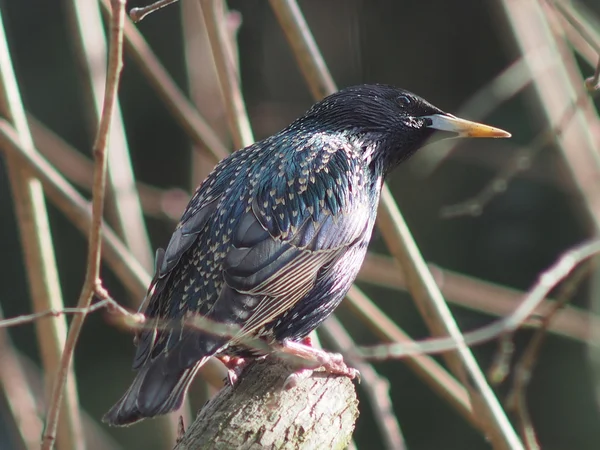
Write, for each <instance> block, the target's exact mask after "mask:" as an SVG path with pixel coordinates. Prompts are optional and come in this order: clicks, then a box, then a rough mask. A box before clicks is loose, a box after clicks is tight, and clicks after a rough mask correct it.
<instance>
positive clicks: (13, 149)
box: [0, 119, 225, 387]
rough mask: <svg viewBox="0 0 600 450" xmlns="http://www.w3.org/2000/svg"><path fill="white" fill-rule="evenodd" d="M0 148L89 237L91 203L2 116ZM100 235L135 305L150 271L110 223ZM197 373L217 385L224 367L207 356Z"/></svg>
mask: <svg viewBox="0 0 600 450" xmlns="http://www.w3.org/2000/svg"><path fill="white" fill-rule="evenodd" d="M0 148H2V150H4V151H6V152H7V153H8V154H9V155H10V156H11V157H14V158H16V159H17V160H18V161H19V163H20V164H23V165H26V166H27V168H28V170H31V171H32V172H33V173H34V174H35V176H36V177H38V178H39V179H40V181H41V182H42V184H43V185H44V191H45V193H46V194H47V195H48V197H49V198H50V200H51V201H52V202H53V203H54V204H55V205H56V206H57V207H58V209H60V210H61V211H62V212H63V213H64V214H65V215H66V216H67V217H68V218H69V220H71V222H72V223H73V224H74V225H75V226H76V227H77V228H78V229H79V230H80V231H81V232H82V233H83V234H85V235H86V236H87V237H89V235H88V231H89V229H90V225H91V222H92V213H91V210H92V205H91V204H90V203H89V202H88V201H87V200H86V199H84V198H83V197H82V196H81V195H80V194H79V193H78V192H77V191H76V190H75V189H73V187H72V186H71V185H70V184H69V183H68V182H67V181H66V180H65V179H64V178H63V177H62V176H61V175H60V173H59V172H58V171H57V170H56V169H55V168H54V167H53V166H52V165H51V164H49V163H48V162H47V161H46V160H45V159H44V158H43V157H42V156H41V155H40V154H39V153H38V152H37V151H33V152H28V151H27V150H26V149H25V148H23V146H21V145H20V143H19V142H18V136H16V133H15V130H14V129H13V128H12V127H11V126H10V124H8V123H7V122H6V121H4V120H2V119H0ZM101 239H102V257H103V258H104V260H105V261H106V263H107V264H108V266H109V267H110V268H111V269H112V270H113V272H114V273H115V275H116V276H117V277H118V278H119V280H120V281H121V282H122V283H123V285H124V286H125V288H126V289H127V290H128V291H129V292H130V293H131V297H130V298H131V300H132V307H134V308H136V309H137V307H138V306H139V303H140V300H141V299H143V298H144V296H145V293H146V288H147V286H148V285H149V283H150V275H149V274H148V273H147V272H146V271H145V269H144V268H143V267H141V265H140V263H139V262H138V260H137V259H136V258H134V257H133V255H132V254H131V252H130V251H129V250H128V249H127V248H126V247H125V245H124V244H123V242H122V241H121V240H120V239H119V237H118V236H117V235H116V234H115V233H114V231H112V229H111V228H110V226H108V225H106V224H103V226H102V235H101ZM50 309H52V308H50ZM55 309H60V308H55ZM200 374H201V375H202V376H203V378H205V379H206V380H207V381H209V383H211V385H213V386H219V387H220V386H221V385H222V382H221V381H222V380H223V378H224V376H225V371H224V369H223V366H222V365H221V364H220V363H218V362H216V361H214V360H210V361H209V362H208V363H207V364H206V365H205V366H204V367H203V368H202V369H201V371H200Z"/></svg>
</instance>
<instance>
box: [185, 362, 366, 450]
mask: <svg viewBox="0 0 600 450" xmlns="http://www.w3.org/2000/svg"><path fill="white" fill-rule="evenodd" d="M291 370H292V369H291V367H290V366H288V365H286V364H283V363H282V362H281V361H279V360H277V359H276V358H271V357H268V358H267V359H266V360H264V361H258V362H256V363H253V364H251V365H250V366H249V367H248V369H246V370H245V371H244V373H243V375H242V377H240V379H239V380H238V383H236V385H235V386H234V387H233V388H232V387H229V386H228V387H226V388H224V389H222V390H221V391H220V392H219V393H218V394H217V395H216V396H215V397H214V398H213V399H212V400H211V401H210V402H208V403H207V404H206V405H205V406H204V407H203V408H202V409H201V410H200V412H199V413H198V417H197V418H196V421H195V422H194V423H193V424H192V425H191V426H190V428H189V429H188V430H187V432H186V434H185V436H184V437H183V438H182V439H181V441H180V442H179V443H178V444H177V446H176V447H175V449H176V450H188V449H190V450H191V449H198V448H203V449H219V448H250V446H252V445H254V446H256V447H260V448H278V449H296V448H298V445H299V444H300V443H302V446H303V448H346V446H347V445H348V443H349V442H350V439H351V436H352V431H353V430H354V422H355V420H356V418H357V417H358V401H357V399H356V393H355V392H354V386H353V384H352V382H351V381H350V380H349V379H348V378H346V377H335V376H319V375H318V372H317V373H315V374H314V375H313V376H312V377H309V378H307V379H305V380H303V381H302V382H300V383H299V384H298V385H297V386H295V387H294V388H293V389H289V390H282V386H283V382H284V381H285V379H286V378H287V376H288V375H289V374H290V372H291ZM224 424H226V426H224Z"/></svg>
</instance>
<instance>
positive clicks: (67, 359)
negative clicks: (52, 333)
mask: <svg viewBox="0 0 600 450" xmlns="http://www.w3.org/2000/svg"><path fill="white" fill-rule="evenodd" d="M111 4H112V10H113V15H112V16H113V17H112V21H111V24H110V45H109V55H108V69H107V78H106V90H105V96H104V106H103V108H102V114H101V117H100V124H99V126H98V134H97V136H96V142H95V143H94V189H93V199H92V223H91V227H90V232H89V240H88V260H87V267H86V276H85V281H84V283H83V287H82V290H81V295H80V297H79V300H78V301H77V307H79V308H86V307H88V306H89V305H90V303H91V301H92V297H93V295H94V294H95V293H97V292H99V291H101V290H103V289H102V285H101V282H100V279H99V275H100V245H101V242H100V235H101V226H102V213H103V210H104V197H105V188H106V166H107V157H106V148H107V144H108V134H109V131H110V127H111V123H112V121H113V113H114V109H115V103H116V98H117V92H118V87H119V79H120V74H121V69H122V64H123V24H124V21H125V0H112V1H111ZM84 320H85V315H78V316H75V318H74V319H73V322H72V324H71V328H70V330H69V334H68V336H67V342H66V343H65V348H64V350H63V355H62V358H61V366H60V368H59V372H58V374H57V377H56V379H55V382H54V389H53V392H52V399H51V402H50V406H49V410H48V416H47V419H46V430H45V431H44V437H43V441H42V450H50V449H52V448H53V446H54V441H55V435H56V428H57V425H58V418H59V411H60V404H61V399H62V395H63V392H64V385H65V381H66V378H67V376H68V373H69V369H70V367H71V364H72V359H73V351H74V348H75V344H76V342H77V339H78V338H79V333H80V331H81V328H82V326H83V322H84Z"/></svg>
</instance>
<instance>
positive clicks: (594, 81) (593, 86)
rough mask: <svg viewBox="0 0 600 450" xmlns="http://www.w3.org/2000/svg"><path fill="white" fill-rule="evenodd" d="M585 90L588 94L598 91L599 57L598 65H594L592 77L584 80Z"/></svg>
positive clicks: (599, 58) (599, 85)
mask: <svg viewBox="0 0 600 450" xmlns="http://www.w3.org/2000/svg"><path fill="white" fill-rule="evenodd" d="M585 88H586V89H587V90H588V91H589V92H596V91H598V90H600V56H599V57H598V64H597V65H596V71H595V72H594V75H593V76H591V77H589V78H586V79H585Z"/></svg>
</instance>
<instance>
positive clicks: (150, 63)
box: [101, 0, 229, 162]
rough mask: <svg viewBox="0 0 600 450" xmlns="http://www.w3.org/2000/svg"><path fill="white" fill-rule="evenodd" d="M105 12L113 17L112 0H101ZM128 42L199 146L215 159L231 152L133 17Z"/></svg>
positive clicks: (146, 73)
mask: <svg viewBox="0 0 600 450" xmlns="http://www.w3.org/2000/svg"><path fill="white" fill-rule="evenodd" d="M101 2H102V7H103V9H104V12H105V13H106V14H107V15H108V16H109V17H110V11H111V9H110V0H101ZM124 33H125V45H126V48H127V52H128V53H129V54H130V55H131V57H132V58H133V60H134V61H135V62H136V63H137V64H138V65H139V67H140V69H141V71H142V73H143V75H145V76H146V78H147V79H148V81H149V82H150V84H151V85H152V86H153V87H154V89H156V92H157V94H158V96H159V97H160V98H161V99H162V101H163V102H164V103H165V105H166V106H167V107H168V108H169V109H170V111H171V114H173V116H174V117H175V118H176V119H177V121H178V122H179V124H181V126H182V127H183V129H184V131H185V132H186V133H187V135H188V136H189V137H190V139H191V140H192V141H193V143H194V144H196V145H197V146H204V147H206V149H207V150H208V151H209V152H210V153H211V155H213V156H214V159H215V162H218V161H220V160H221V159H223V158H225V157H227V155H229V150H228V149H227V147H226V146H225V144H223V143H222V142H221V140H220V139H219V137H218V135H217V134H216V133H215V132H214V131H213V129H212V128H211V127H210V125H209V124H208V123H207V122H206V120H205V119H204V118H203V117H202V116H201V115H200V114H199V113H198V111H197V110H196V108H194V106H193V105H192V104H191V103H190V101H189V100H188V99H187V98H186V97H185V95H184V94H183V93H182V92H181V89H179V88H178V87H177V85H176V84H175V82H174V81H173V79H172V78H171V76H169V73H168V72H167V71H166V69H165V68H164V66H163V65H162V64H161V63H160V61H159V60H158V58H157V57H156V55H155V54H154V52H153V51H152V49H151V48H150V46H149V45H148V43H147V42H146V40H145V39H144V37H143V36H142V34H141V33H140V32H139V31H138V30H137V28H136V27H135V25H134V24H133V23H132V22H131V20H129V19H127V20H126V21H125V30H124Z"/></svg>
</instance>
